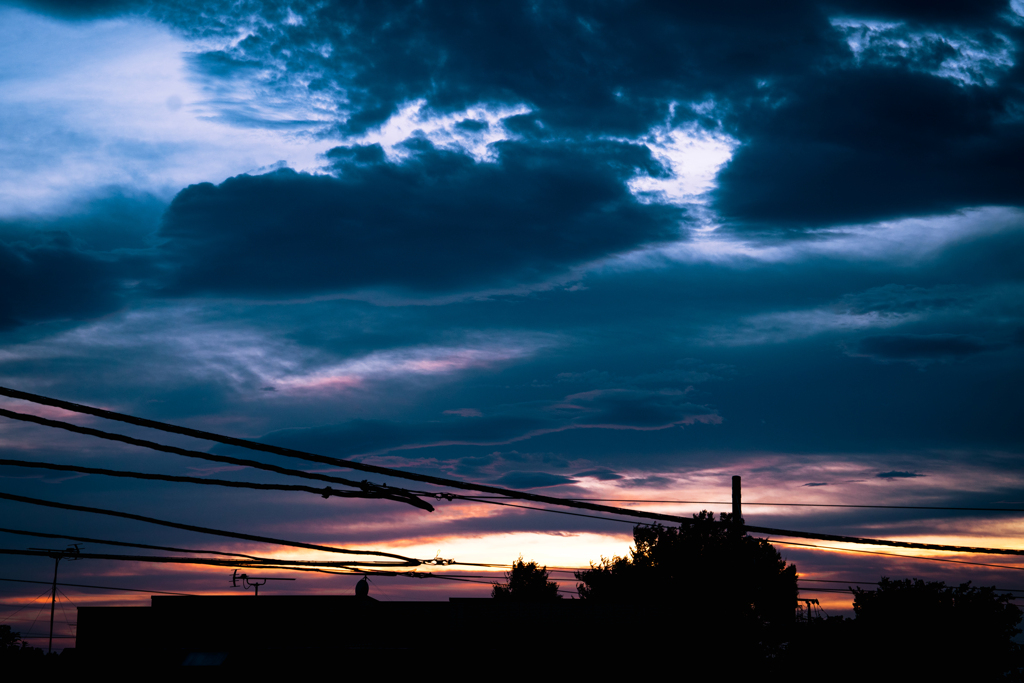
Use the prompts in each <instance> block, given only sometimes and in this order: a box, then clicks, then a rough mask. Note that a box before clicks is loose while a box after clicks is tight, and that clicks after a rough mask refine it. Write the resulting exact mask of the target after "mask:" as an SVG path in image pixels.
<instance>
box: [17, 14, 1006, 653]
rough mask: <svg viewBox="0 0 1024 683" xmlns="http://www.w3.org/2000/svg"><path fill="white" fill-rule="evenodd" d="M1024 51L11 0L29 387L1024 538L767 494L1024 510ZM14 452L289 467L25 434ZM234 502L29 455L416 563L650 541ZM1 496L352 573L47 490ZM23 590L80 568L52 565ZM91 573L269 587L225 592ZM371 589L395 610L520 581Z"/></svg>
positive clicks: (540, 526) (348, 503)
mask: <svg viewBox="0 0 1024 683" xmlns="http://www.w3.org/2000/svg"><path fill="white" fill-rule="evenodd" d="M1022 40H1024V3H1022V2H1021V0H1011V2H1009V3H1007V2H989V1H987V0H975V1H971V2H949V3H941V2H936V3H919V2H911V1H910V0H906V1H886V2H881V1H878V0H862V1H858V0H835V1H833V2H792V3H785V4H783V5H777V4H772V3H768V4H766V3H759V2H729V3H706V4H698V3H660V2H640V1H633V2H630V1H626V0H608V1H604V2H600V1H591V2H586V1H582V0H575V1H565V2H548V1H546V0H538V1H534V2H507V3H483V4H481V3H471V2H456V1H454V0H450V1H446V2H433V1H429V0H425V1H424V2H419V3H404V2H385V1H381V2H374V3H358V2H335V1H332V0H329V1H327V2H304V1H301V0H297V1H295V2H285V3H275V2H269V1H268V2H259V1H255V0H238V1H237V2H236V1H232V2H218V1H216V0H210V1H208V2H203V1H192V0H181V1H180V2H133V1H130V0H110V1H102V0H101V1H96V2H63V1H60V0H42V1H37V2H31V1H27V0H26V1H22V2H10V0H3V1H0V131H2V132H0V287H2V289H3V291H4V292H5V293H6V295H5V296H3V297H2V298H0V384H2V385H3V386H8V387H13V388H15V389H20V390H23V391H29V392H35V393H39V394H44V395H48V396H54V397H57V398H61V399H65V400H70V401H76V402H79V403H85V404H88V405H93V406H98V407H104V408H107V409H111V410H116V411H121V412H125V413H130V414H134V415H140V416H144V417H147V418H151V419H156V420H162V421H167V422H171V423H176V424H183V425H188V426H191V427H195V428H199V429H206V430H210V431H214V432H219V433H224V434H229V435H231V436H238V437H244V438H249V439H255V440H259V441H263V442H266V443H270V444H276V445H281V446H287V447H291V448H297V449H302V450H306V451H310V452H314V453H319V454H323V455H329V456H334V457H341V458H350V459H354V460H358V461H361V462H365V463H370V464H376V465H384V466H388V467H393V468H398V469H407V470H410V471H415V472H421V473H427V474H434V475H438V476H446V477H451V478H458V479H462V480H466V481H474V482H481V483H487V484H491V485H498V486H505V487H510V488H515V489H521V490H528V491H532V492H542V493H545V494H548V495H555V496H564V497H577V498H582V497H591V498H609V499H628V500H651V501H653V500H658V501H661V500H682V501H712V502H715V501H728V500H729V492H730V482H731V477H732V476H733V475H741V476H742V478H743V485H744V501H745V507H744V513H745V517H746V519H747V521H748V522H749V523H751V524H757V525H761V526H774V527H781V528H787V529H800V530H806V531H816V532H825V533H837V534H846V535H857V536H868V537H877V538H895V539H901V540H912V541H925V542H933V543H934V542H937V543H955V544H960V545H965V544H971V545H980V546H990V547H1008V548H1010V547H1019V546H1020V542H1019V537H1020V534H1021V532H1022V531H1024V524H1022V523H1021V521H1020V518H1019V516H1014V515H1009V514H995V515H992V514H983V513H965V512H953V511H923V510H916V511H911V510H877V509H838V508H831V509H830V508H813V507H767V506H761V507H758V506H756V505H753V504H752V503H756V502H786V503H829V504H852V505H916V506H940V507H942V506H945V507H972V506H974V507H978V506H987V507H999V506H1003V507H1007V506H1009V507H1012V506H1014V505H1016V506H1022V505H1024V492H1022V491H1021V485H1022V482H1024V463H1022V461H1021V458H1020V456H1021V453H1022V447H1024V430H1022V429H1021V415H1022V414H1024V394H1022V392H1021V390H1020V386H1021V381H1022V379H1024V373H1022V369H1024V363H1022V361H1024V306H1022V304H1024V267H1022V264H1024V164H1022V163H1021V159H1024V70H1022V68H1021V64H1020V63H1021V54H1020V53H1021V47H1022ZM0 406H2V407H4V408H7V409H9V410H16V411H19V412H30V413H35V414H40V415H46V416H48V417H53V418H55V419H63V420H68V421H72V422H76V423H77V424H82V425H88V426H92V427H95V428H99V429H107V430H110V431H120V432H122V433H129V434H133V435H136V436H140V437H143V438H150V439H154V440H159V441H164V442H166V443H174V444H177V445H182V446H184V447H187V448H193V449H198V450H210V451H211V452H226V451H225V449H224V448H223V447H219V448H215V447H214V446H213V445H212V444H210V443H207V442H196V441H194V440H191V439H185V438H179V437H170V436H168V435H158V434H153V433H152V432H146V431H145V430H138V429H135V428H129V427H126V426H124V425H121V426H117V425H112V424H110V423H104V422H103V421H102V420H98V419H95V418H87V417H84V416H73V415H72V414H70V413H65V412H64V411H60V410H54V409H43V408H40V407H38V406H32V405H31V404H27V403H24V402H20V401H14V400H8V399H4V400H3V401H0ZM0 444H2V449H0V451H2V453H3V456H2V457H4V458H8V459H20V460H38V461H42V462H58V463H65V464H77V465H85V466H91V467H107V468H111V469H129V470H135V471H145V472H159V473H165V474H178V475H189V476H204V477H209V476H217V477H221V478H234V479H238V480H243V481H261V482H270V481H281V478H279V477H278V478H275V477H273V476H272V475H268V474H266V473H264V472H259V471H254V470H251V469H246V468H239V467H232V466H218V465H214V464H211V463H206V464H204V463H201V462H197V461H192V460H187V459H185V458H181V457H177V456H172V455H166V454H157V453H153V452H148V451H144V450H142V449H138V448H131V447H128V446H119V445H116V444H112V443H109V442H102V441H96V440H92V439H89V438H87V437H83V436H76V435H69V434H64V433H57V432H55V431H53V430H47V429H45V428H42V427H38V426H33V425H26V424H21V423H11V422H7V421H5V422H3V423H0ZM249 456H253V454H251V453H250V454H249ZM249 456H246V457H249ZM253 457H256V456H253ZM258 457H259V458H262V459H264V460H266V461H267V462H273V463H275V464H280V465H285V466H296V463H295V461H290V462H289V461H286V460H284V459H279V460H274V459H273V457H271V456H263V455H261V456H258ZM298 466H300V467H302V468H304V469H308V470H311V471H312V470H316V471H320V472H326V473H330V474H335V475H337V476H352V472H351V471H348V470H334V469H331V468H325V467H319V469H318V468H317V467H316V466H312V465H311V464H310V463H306V464H305V465H303V464H302V463H299V465H298ZM357 478H359V479H361V478H363V476H358V477H357ZM370 479H371V481H376V482H377V483H385V482H386V483H388V484H391V485H402V482H401V481H400V480H398V479H387V478H383V477H378V478H377V479H373V478H372V477H370ZM207 488H212V487H196V486H188V485H184V484H170V483H161V482H142V481H133V480H123V479H112V478H109V477H101V476H95V475H79V474H70V475H69V474H68V473H58V472H45V471H42V470H26V469H24V468H17V467H2V468H0V490H2V491H3V492H7V493H17V494H20V495H25V496H34V497H38V498H46V499H49V500H59V501H62V502H67V503H74V504H79V505H91V506H95V507H105V508H111V509H117V510H121V511H125V512H132V513H136V514H143V515H149V516H153V517H159V518H162V519H171V520H174V521H177V522H183V523H190V524H200V525H204V526H211V527H216V528H222V529H230V530H233V531H243V532H247V533H256V534H264V535H269V536H276V537H285V538H290V539H295V540H302V541H306V542H311V543H322V544H331V545H338V546H343V547H359V548H370V549H380V550H388V551H391V552H400V553H402V554H406V555H411V556H414V557H419V558H432V557H434V556H435V555H437V556H440V557H445V558H454V559H457V560H460V561H466V562H485V563H497V564H508V563H510V562H512V561H513V560H515V559H516V558H517V557H519V556H520V555H522V556H523V557H524V558H525V559H527V560H530V559H533V560H536V561H538V562H539V563H540V564H542V565H547V566H550V567H585V566H587V564H588V563H589V562H590V561H598V560H599V559H600V558H601V557H602V556H605V557H611V556H614V555H624V554H625V553H626V552H628V546H629V543H630V540H631V528H630V526H629V525H626V524H621V523H614V522H608V521H601V520H594V519H585V518H576V517H566V516H560V515H551V514H544V513H540V512H534V511H526V510H519V509H512V508H498V507H494V506H489V505H483V504H476V503H466V502H462V503H459V502H449V501H441V502H438V503H437V505H436V507H437V510H435V511H434V512H432V513H428V512H425V511H422V510H416V509H413V508H410V507H408V506H404V505H401V504H399V503H394V502H389V501H359V500H346V499H335V498H332V499H330V500H324V499H322V498H320V497H318V496H312V495H308V494H301V495H300V494H296V493H290V492H257V491H236V490H228V491H226V492H222V491H219V490H215V491H212V492H211V491H208V490H205V489H207ZM196 489H203V490H196ZM629 504H630V505H632V503H629ZM637 505H638V506H639V507H644V508H645V509H649V510H657V511H660V512H667V513H670V514H683V515H686V514H690V513H693V512H697V511H698V510H700V509H702V508H708V509H712V510H714V511H716V512H722V511H727V506H725V505H717V506H716V505H701V504H686V505H684V504H669V503H647V504H637ZM0 515H2V518H3V520H4V525H5V526H8V527H11V528H16V529H29V530H37V531H44V532H47V533H57V534H60V533H68V534H78V535H86V536H91V537H96V538H103V539H107V538H113V539H117V540H124V541H132V542H142V543H166V544H177V545H184V546H185V547H198V548H211V549H212V548H219V549H229V550H232V551H235V552H258V553H260V554H262V555H264V556H268V557H278V558H288V557H291V558H309V557H314V556H317V555H316V554H315V553H312V554H311V552H310V551H298V550H281V549H275V548H273V547H268V546H265V545H259V544H252V543H248V542H242V541H237V542H236V541H226V540H225V539H215V538H210V537H199V536H196V535H194V534H188V533H185V532H181V531H174V530H169V529H159V528H154V527H148V526H145V525H142V524H139V523H135V522H127V521H118V520H110V519H104V518H99V517H96V516H90V515H85V514H83V513H70V512H66V511H57V510H47V509H43V508H38V507H32V506H27V505H24V504H19V503H14V502H2V503H0ZM2 541H3V545H2V547H8V548H24V547H50V545H46V544H47V543H50V544H51V545H52V544H54V543H55V544H56V545H55V546H54V547H62V544H61V542H59V541H47V540H39V541H36V540H33V539H27V538H25V537H16V536H10V535H4V536H3V539H2ZM826 545H827V544H826ZM833 545H834V544H833ZM778 547H779V549H780V551H782V552H783V555H784V556H785V557H786V558H787V559H788V560H790V561H792V562H795V563H796V564H797V566H798V570H799V572H800V574H801V576H802V577H804V578H808V579H809V578H814V577H817V578H818V579H827V580H839V581H877V580H878V577H879V576H881V575H888V576H892V577H894V578H903V577H907V576H922V577H929V578H935V579H941V580H945V581H947V582H948V583H960V582H961V581H966V580H973V581H974V582H975V583H976V584H978V583H981V584H984V585H997V586H1001V587H1013V585H1011V584H1015V582H1016V585H1021V584H1020V583H1019V581H1020V580H1019V579H1018V576H1019V572H1018V570H1015V569H1009V570H1008V569H996V568H993V567H981V566H976V565H956V564H950V563H939V562H926V561H920V560H913V561H911V560H900V559H898V558H893V557H889V556H877V555H876V556H872V555H864V554H861V555H858V554H853V553H846V552H844V553H837V552H824V551H820V550H812V549H808V548H801V547H796V546H782V545H780V546H778ZM85 550H87V551H91V552H106V551H109V550H110V549H109V548H103V547H100V546H91V547H88V548H85ZM874 550H879V549H878V548H874ZM932 555H933V556H936V557H944V558H950V559H955V558H954V556H953V555H950V554H940V553H932ZM317 557H318V556H317ZM956 557H958V558H959V559H960V560H962V561H974V562H982V563H992V562H993V559H992V556H980V555H973V556H965V555H960V556H956ZM996 560H997V561H996V562H995V563H996V564H1003V565H1012V564H1014V562H1015V561H1014V559H1013V558H1012V557H1011V558H996ZM1022 566H1024V565H1022ZM0 567H2V569H0V574H2V576H0V578H17V579H22V580H41V581H48V580H49V579H50V577H51V574H50V572H51V569H52V562H51V561H50V560H48V559H45V558H27V559H25V558H10V557H7V558H5V559H3V560H0ZM61 572H62V580H66V581H68V582H78V583H82V584H102V585H108V586H120V587H135V588H139V589H145V590H165V591H183V592H195V593H224V592H230V590H231V589H230V588H228V572H227V571H225V570H223V568H216V569H202V568H188V567H181V568H175V569H166V568H163V567H157V568H154V567H153V566H150V565H142V564H131V563H123V564H119V563H112V562H106V563H105V562H100V561H80V562H76V563H64V564H62V565H61ZM478 574H479V572H478ZM277 575H279V576H285V575H286V574H277ZM293 575H294V574H292V575H289V576H293ZM486 576H500V574H491V575H486ZM830 577H831V578H830ZM558 578H559V579H560V581H561V582H562V588H563V589H565V590H568V591H572V590H573V581H572V578H571V575H569V574H568V573H562V574H559V575H558ZM356 579H357V577H353V576H340V577H339V576H306V575H303V576H301V577H299V580H298V581H296V582H295V583H294V584H290V585H289V586H288V589H287V590H288V591H289V592H308V593H317V592H319V593H331V592H334V593H337V592H343V593H347V592H350V591H351V590H352V587H353V586H354V584H355V581H356ZM374 581H375V583H374V584H373V586H374V587H373V588H371V591H372V593H373V594H375V595H376V596H378V597H381V598H382V599H445V598H447V597H448V596H452V595H480V596H483V595H487V591H488V585H487V582H486V580H485V581H484V583H481V584H473V583H455V582H448V581H429V580H415V579H410V578H405V577H378V578H376V579H375V580H374ZM0 583H2V582H0ZM809 585H810V584H804V585H803V587H808V586H809ZM823 585H824V584H823ZM837 585H838V584H837ZM44 588H45V587H44V586H42V585H39V586H38V590H36V586H33V585H29V584H16V583H10V582H9V583H6V584H3V585H0V598H2V602H3V604H2V605H0V609H2V610H3V612H0V617H3V616H4V615H5V614H8V613H10V612H14V611H15V610H19V609H21V610H22V612H21V613H20V614H19V615H18V616H17V617H16V618H14V620H13V621H11V623H15V622H17V624H18V625H19V626H18V627H20V628H22V630H23V631H24V632H25V633H36V632H41V631H40V628H41V626H40V625H39V624H36V625H32V624H28V623H27V622H26V623H24V624H23V623H21V622H18V621H17V620H18V619H23V618H26V615H33V614H36V613H37V612H39V609H40V607H41V605H42V604H43V603H42V602H40V601H36V602H33V599H35V598H36V597H37V596H38V595H39V594H40V593H42V591H43V590H44ZM275 590H284V589H277V588H275ZM808 590H809V588H808ZM66 592H67V593H68V597H67V599H68V600H70V601H72V603H76V602H77V603H78V604H145V601H146V600H148V596H147V595H145V594H143V593H137V594H132V593H122V594H117V593H112V592H97V591H92V592H87V591H84V592H83V591H80V592H77V593H76V592H73V590H72V589H70V588H68V589H66ZM236 592H237V591H236ZM808 595H812V594H811V593H808ZM820 597H821V600H822V603H823V604H824V605H826V607H831V608H832V609H834V610H837V611H838V612H840V613H842V611H843V610H847V611H848V610H849V604H850V599H849V595H846V596H843V595H838V596H837V595H831V594H821V595H820ZM140 601H141V602H140ZM40 623H41V622H40ZM70 624H72V625H73V620H70ZM66 626H67V628H72V626H69V625H67V624H66ZM30 641H31V642H33V643H34V644H38V643H37V641H36V640H32V639H30Z"/></svg>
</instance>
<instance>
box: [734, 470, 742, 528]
mask: <svg viewBox="0 0 1024 683" xmlns="http://www.w3.org/2000/svg"><path fill="white" fill-rule="evenodd" d="M732 521H733V523H734V524H742V523H743V510H742V505H741V504H740V477H739V475H736V476H735V477H733V478H732Z"/></svg>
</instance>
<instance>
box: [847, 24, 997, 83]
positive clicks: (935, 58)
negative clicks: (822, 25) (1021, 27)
mask: <svg viewBox="0 0 1024 683" xmlns="http://www.w3.org/2000/svg"><path fill="white" fill-rule="evenodd" d="M831 23H832V26H833V27H834V28H835V29H836V30H838V31H839V32H840V33H841V34H842V35H843V37H844V38H845V39H846V42H847V45H849V46H850V50H852V51H853V54H854V57H856V59H857V61H858V62H866V63H875V64H877V63H881V64H892V65H896V64H898V65H901V66H906V67H908V68H911V69H913V70H916V71H924V72H926V73H930V74H932V75H934V76H939V77H941V78H948V79H951V80H953V81H956V82H957V83H959V84H961V85H987V86H992V85H995V84H996V82H997V81H998V80H999V78H1000V77H1002V76H1003V75H1004V74H1005V73H1006V72H1007V71H1009V70H1010V68H1012V67H1013V65H1014V56H1015V52H1016V50H1015V49H1014V44H1013V41H1011V40H1010V39H1009V38H1007V37H1006V36H1004V35H1002V34H999V33H994V32H991V31H985V32H977V33H974V34H971V33H969V32H966V31H953V30H947V31H945V32H939V31H938V30H914V29H911V28H909V27H908V26H907V25H906V24H904V23H902V22H883V21H872V20H867V19H857V18H852V17H836V18H833V19H832V20H831Z"/></svg>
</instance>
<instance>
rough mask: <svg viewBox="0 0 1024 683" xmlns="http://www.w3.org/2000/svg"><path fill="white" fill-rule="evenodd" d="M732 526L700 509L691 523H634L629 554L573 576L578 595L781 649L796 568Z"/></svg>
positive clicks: (793, 596) (792, 611)
mask: <svg viewBox="0 0 1024 683" xmlns="http://www.w3.org/2000/svg"><path fill="white" fill-rule="evenodd" d="M732 521H733V520H732V515H730V514H722V515H721V522H716V521H715V517H714V513H711V512H708V511H706V510H705V511H702V512H701V513H699V514H696V515H694V516H693V523H692V524H687V525H682V526H679V527H663V526H661V525H660V524H654V525H651V526H637V527H635V528H634V529H633V541H634V547H633V548H631V549H630V556H629V557H614V558H612V559H610V560H609V559H605V558H601V562H600V564H597V565H594V564H593V563H592V564H591V567H590V569H586V570H583V571H579V572H576V578H577V580H578V581H579V582H580V583H579V584H578V585H577V591H578V592H579V596H580V598H582V599H584V600H591V601H599V602H609V603H626V602H647V603H656V604H661V605H666V606H669V607H671V609H672V610H673V612H674V613H675V614H678V616H679V621H680V622H685V624H687V625H688V628H690V629H691V630H697V631H704V632H709V631H717V630H720V629H725V630H727V631H728V632H729V633H731V634H734V635H735V637H736V638H737V639H740V640H743V639H747V640H749V641H751V642H753V643H755V644H756V643H760V644H762V645H768V646H771V647H775V646H778V645H779V644H781V642H782V641H783V640H784V639H785V637H786V635H787V633H788V631H789V629H790V627H791V626H792V624H793V620H794V615H795V610H796V596H797V581H796V567H795V566H794V565H791V564H790V565H787V564H786V562H785V561H784V560H783V559H782V557H781V556H780V555H779V553H778V551H777V550H775V548H774V547H773V546H772V545H771V544H770V543H768V541H767V540H765V539H762V538H753V537H751V536H747V535H746V534H745V533H744V532H743V530H742V527H741V526H739V525H737V524H732ZM748 644H749V643H748ZM755 649H756V648H755Z"/></svg>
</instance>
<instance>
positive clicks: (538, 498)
mask: <svg viewBox="0 0 1024 683" xmlns="http://www.w3.org/2000/svg"><path fill="white" fill-rule="evenodd" d="M0 395H3V396H8V397H10V398H15V399H20V400H24V401H29V402H32V403H38V404H41V405H48V406H51V407H55V408H61V409H63V410H69V411H72V412H77V413H82V414H86V415H93V416H95V417H101V418H105V419H109V420H116V421H119V422H125V423H128V424H133V425H136V426H139V427H147V428H150V429H157V430H160V431H164V432H169V433H172V434H179V435H183V436H189V437H192V438H196V439H204V440H207V441H215V442H217V443H222V444H226V445H231V446H238V447H241V448H247V449H250V450H256V451H263V452H266V453H274V454H276V455H281V456H285V457H290V458H296V459H300V460H308V461H311V462H319V463H323V464H328V465H333V466H335V467H347V468H350V469H356V470H362V471H366V472H374V473H376V474H383V475H388V476H393V477H397V478H400V479H409V480H412V481H419V482H423V483H428V484H434V485H437V486H447V487H450V488H457V489H462V490H471V491H479V492H481V493H493V494H498V495H502V496H506V497H508V498H515V499H520V500H530V501H534V502H539V503H547V504H549V505H558V506H563V507H575V508H582V509H587V510H593V511H596V512H604V513H611V514H617V515H622V516H626V517H639V518H642V519H654V520H659V521H669V522H675V523H677V524H692V523H693V519H692V518H688V517H681V516H678V515H665V514H660V513H654V512H646V511H641V510H631V509H627V508H617V507H612V506H608V505H597V504H595V503H587V502H581V501H575V500H570V499H564V498H554V497H551V496H543V495H539V494H534V493H524V492H520V491H515V490H513V489H506V488H501V487H497V486H487V485H484V484H474V483H467V482H463V481H459V480H457V479H447V478H444V477H434V476H430V475H425V474H416V473H412V472H405V471H403V470H396V469H393V468H390V467H380V466H377V465H368V464H365V463H360V462H356V461H353V460H343V459H340V458H331V457H327V456H323V455H316V454H314V453H307V452H304V451H297V450H294V449H291V448H282V447H280V446H272V445H269V444H264V443H259V442H256V441H249V440H247V439H238V438H235V437H230V436H224V435H221V434H215V433H212V432H205V431H202V430H198V429H191V428H188V427H180V426H177V425H171V424H167V423H164V422H158V421H156V420H148V419H145V418H140V417H134V416H132V415H125V414H123V413H117V412H113V411H109V410H102V409H100V408H92V407H90V406H84V405H80V404H77V403H71V402H68V401H62V400H59V399H54V398H49V397H46V396H40V395H38V394H30V393H28V392H23V391H18V390H16V389H10V388H7V387H0ZM0 416H5V417H13V418H14V419H24V418H29V419H28V420H27V421H31V422H36V423H38V424H46V425H47V426H53V427H60V428H62V429H69V428H70V430H71V431H78V432H80V433H92V435H94V436H99V435H102V438H111V437H114V438H115V440H122V441H125V443H130V442H140V441H141V440H137V439H134V440H132V441H127V439H129V438H130V437H123V436H121V435H115V434H107V433H104V432H99V430H88V431H85V430H86V429H87V428H84V427H78V425H72V424H70V423H62V422H58V421H56V420H46V419H45V418H38V417H36V416H34V415H32V416H27V415H23V414H21V413H14V412H12V411H8V410H0ZM96 432H98V433H96ZM145 443H146V447H152V446H153V445H156V446H160V448H158V450H163V449H168V448H171V447H168V446H162V445H160V444H153V445H150V444H151V442H145ZM137 445H143V444H142V443H138V444H137ZM169 452H170V451H169ZM481 502H483V501H481ZM745 529H746V530H748V531H753V532H755V533H767V534H773V535H778V536H789V537H793V538H808V539H815V540H824V541H839V542H843V543H859V544H865V545H884V546H890V547H899V548H912V549H918V550H944V551H950V552H968V553H988V554H998V555H1024V550H1017V549H1010V548H968V547H961V546H942V545H934V544H923V543H909V542H904V541H890V540H885V539H872V538H860V537H854V536H837V535H834V534H818V533H813V532H803V531H793V530H788V529H774V528H769V527H755V526H746V527H745Z"/></svg>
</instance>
